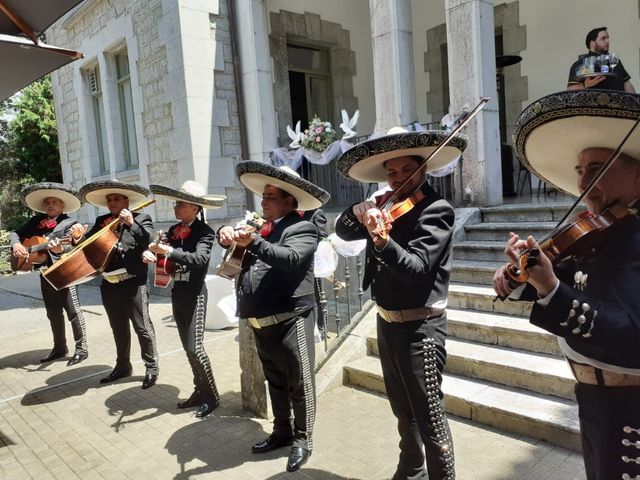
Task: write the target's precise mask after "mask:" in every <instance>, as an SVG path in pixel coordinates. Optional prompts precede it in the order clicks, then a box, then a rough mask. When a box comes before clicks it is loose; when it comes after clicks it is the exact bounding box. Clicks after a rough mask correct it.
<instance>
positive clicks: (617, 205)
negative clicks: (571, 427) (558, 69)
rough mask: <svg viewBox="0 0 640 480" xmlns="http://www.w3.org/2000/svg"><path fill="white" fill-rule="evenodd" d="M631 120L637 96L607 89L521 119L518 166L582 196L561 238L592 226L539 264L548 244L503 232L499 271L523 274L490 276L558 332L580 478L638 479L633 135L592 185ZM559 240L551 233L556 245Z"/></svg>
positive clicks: (638, 276)
mask: <svg viewBox="0 0 640 480" xmlns="http://www.w3.org/2000/svg"><path fill="white" fill-rule="evenodd" d="M638 119H640V95H636V94H630V93H623V92H619V93H618V92H611V91H604V90H601V91H598V90H581V91H572V92H560V93H556V94H553V95H549V96H546V97H544V98H541V99H540V100H537V101H536V102H534V103H533V104H531V105H530V106H528V107H527V108H526V109H525V110H524V111H523V112H522V113H521V115H520V117H519V118H518V120H517V121H516V125H515V129H514V143H515V146H516V149H517V152H518V156H519V157H520V160H521V161H522V162H523V163H524V164H525V165H526V166H527V168H529V169H530V170H531V171H532V172H533V173H535V174H536V175H537V176H539V177H540V178H542V179H543V180H544V181H546V182H548V183H551V184H553V185H554V186H555V187H557V188H559V189H560V190H563V191H565V192H568V193H570V194H573V195H576V196H578V194H580V193H582V192H583V191H584V192H585V193H586V196H584V198H583V200H584V203H585V204H586V206H587V209H588V212H589V213H588V214H587V215H581V216H580V219H579V220H578V221H577V222H578V223H577V224H573V225H572V224H570V225H569V227H568V228H569V230H567V233H568V234H569V235H571V233H569V232H571V231H573V230H574V227H578V226H580V227H581V228H580V231H584V232H588V231H589V228H588V226H589V225H591V224H593V225H596V224H598V225H599V226H598V228H596V229H595V230H594V232H595V233H594V232H592V233H590V234H589V235H591V237H589V236H585V237H582V238H581V237H580V236H579V235H576V236H575V238H576V239H578V238H580V241H584V242H586V243H587V244H589V248H584V249H583V251H582V252H580V251H579V250H578V249H577V247H573V248H576V250H575V251H574V255H572V256H570V257H567V256H566V255H563V253H562V250H559V251H557V257H556V259H557V261H554V263H555V265H554V264H552V262H551V261H550V259H549V257H548V256H547V252H549V251H550V249H549V248H548V246H549V243H548V242H540V243H541V244H542V246H541V245H540V244H539V243H538V242H537V241H536V239H534V238H533V237H531V236H529V237H526V238H524V237H520V236H519V235H516V234H515V233H511V234H510V237H511V238H510V239H509V240H508V241H507V243H506V247H505V253H506V254H507V257H508V259H509V261H510V263H511V264H512V265H513V266H514V267H515V269H509V270H508V271H509V272H512V273H514V274H518V273H526V274H527V276H528V278H524V277H519V276H517V275H516V277H515V278H514V275H511V276H507V275H505V272H507V267H508V265H505V266H503V267H501V268H500V269H498V270H497V271H496V273H495V275H494V277H493V286H494V288H495V290H496V293H498V295H499V296H500V297H502V298H504V297H506V296H507V295H510V296H511V298H512V299H520V300H533V301H534V303H533V308H532V310H531V315H530V321H531V323H533V324H534V325H537V326H539V327H542V328H544V329H545V330H548V331H549V332H551V333H553V334H555V335H557V336H558V339H559V343H560V347H561V349H562V351H563V353H564V354H565V356H566V357H567V360H568V362H569V365H570V367H571V369H572V371H573V373H574V376H575V378H576V380H577V384H576V387H575V392H576V399H577V401H578V408H579V417H580V434H581V439H582V452H583V457H584V462H585V469H586V473H587V478H588V479H589V480H605V479H607V480H608V479H613V478H622V479H634V478H640V409H639V408H638V405H640V348H639V346H640V295H638V284H639V283H640V219H639V218H638V210H637V209H638V207H639V206H640V205H639V204H638V199H639V198H640V132H639V131H638V130H636V131H635V132H633V133H632V134H631V136H630V137H629V139H628V141H627V142H626V144H625V145H624V146H623V150H622V151H623V153H622V155H620V156H619V157H618V158H617V159H616V160H614V161H613V163H612V164H611V167H610V168H609V169H608V170H606V171H605V173H604V176H602V177H601V178H600V179H596V178H595V176H596V174H597V173H598V172H599V171H600V170H601V167H602V166H603V165H604V164H605V162H607V160H608V159H609V157H610V156H611V154H612V152H613V151H614V150H615V149H616V148H617V147H618V145H619V144H620V142H621V141H622V139H623V138H624V137H625V135H626V134H627V133H628V132H629V131H630V129H631V127H632V126H633V125H634V123H636V122H637V121H638ZM592 179H593V180H594V181H595V183H594V186H593V188H591V189H590V190H589V189H588V188H587V186H588V185H589V184H590V183H591V181H592ZM605 219H606V222H605V223H602V222H603V220H605ZM607 224H609V225H610V226H608V227H606V228H605V227H601V226H600V225H607ZM600 228H603V230H599V229H600ZM575 230H577V228H576V229H575ZM556 235H558V234H556ZM591 238H599V239H600V240H601V241H600V242H594V243H592V242H591ZM561 243H562V242H560V241H559V237H557V238H556V245H560V244H561ZM567 243H568V244H569V245H571V243H570V242H567ZM565 248H571V247H565ZM566 251H568V250H566ZM521 255H522V258H521ZM522 262H524V264H523V263H522ZM525 280H526V283H525V284H523V285H521V286H519V287H517V284H518V282H522V281H525ZM516 287H517V288H516Z"/></svg>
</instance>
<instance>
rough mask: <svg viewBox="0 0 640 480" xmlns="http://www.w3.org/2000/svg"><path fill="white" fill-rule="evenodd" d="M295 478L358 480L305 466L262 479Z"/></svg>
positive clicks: (281, 479) (279, 479) (280, 479)
mask: <svg viewBox="0 0 640 480" xmlns="http://www.w3.org/2000/svg"><path fill="white" fill-rule="evenodd" d="M309 461H310V462H311V461H313V455H312V456H311V460H309ZM296 478H300V479H302V478H304V479H309V478H312V479H314V480H359V479H358V478H356V477H343V476H342V475H336V474H335V473H331V472H325V471H323V470H318V469H315V468H305V467H302V468H301V469H300V473H297V474H291V473H287V472H284V473H281V474H280V473H279V474H276V475H273V476H271V477H268V478H265V479H264V480H284V479H291V480H293V479H296Z"/></svg>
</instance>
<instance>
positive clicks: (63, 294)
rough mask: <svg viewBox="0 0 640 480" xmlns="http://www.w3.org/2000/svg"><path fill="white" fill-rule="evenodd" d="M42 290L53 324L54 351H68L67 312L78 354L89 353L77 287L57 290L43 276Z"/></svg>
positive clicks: (41, 279)
mask: <svg viewBox="0 0 640 480" xmlns="http://www.w3.org/2000/svg"><path fill="white" fill-rule="evenodd" d="M40 290H41V291H42V299H43V300H44V307H45V309H46V311H47V318H48V319H49V323H51V332H52V333H53V349H54V350H55V351H56V352H61V353H62V352H65V351H67V335H66V332H65V324H64V312H67V317H68V318H69V322H70V323H71V330H72V331H73V339H74V340H75V344H76V353H87V325H86V323H85V321H84V314H83V313H82V309H81V308H80V302H79V301H78V291H77V290H76V287H69V288H64V289H62V290H56V289H55V288H53V287H52V286H51V284H50V283H49V282H47V281H46V280H45V278H44V277H43V276H42V275H41V276H40Z"/></svg>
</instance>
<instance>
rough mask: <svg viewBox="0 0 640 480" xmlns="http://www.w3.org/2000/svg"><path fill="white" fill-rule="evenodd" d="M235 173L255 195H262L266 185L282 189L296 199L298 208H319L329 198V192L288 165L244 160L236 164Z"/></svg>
mask: <svg viewBox="0 0 640 480" xmlns="http://www.w3.org/2000/svg"><path fill="white" fill-rule="evenodd" d="M236 175H237V176H238V178H239V179H240V182H242V184H243V185H244V186H245V187H247V188H248V189H249V190H251V191H252V192H253V193H255V194H256V195H260V196H262V193H263V192H264V187H265V186H266V185H272V186H274V187H278V188H280V189H282V190H284V191H285V192H287V193H288V194H290V195H292V196H293V197H294V198H295V199H296V200H297V201H298V210H313V209H315V208H320V207H321V206H322V205H324V204H325V203H327V202H328V201H329V198H330V195H329V192H327V191H325V190H323V189H322V188H320V187H318V186H317V185H314V184H313V183H311V182H309V181H307V180H305V179H304V178H301V177H300V175H298V173H296V172H295V171H294V170H292V169H291V168H289V167H274V166H273V165H269V164H267V163H263V162H255V161H252V160H246V161H244V162H240V163H239V164H238V165H237V166H236Z"/></svg>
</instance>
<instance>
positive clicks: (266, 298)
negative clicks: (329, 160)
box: [218, 161, 329, 472]
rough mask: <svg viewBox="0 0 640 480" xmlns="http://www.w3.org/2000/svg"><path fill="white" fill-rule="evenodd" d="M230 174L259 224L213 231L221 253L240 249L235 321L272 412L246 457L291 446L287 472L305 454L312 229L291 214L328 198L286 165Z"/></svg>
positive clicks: (251, 165) (311, 354)
mask: <svg viewBox="0 0 640 480" xmlns="http://www.w3.org/2000/svg"><path fill="white" fill-rule="evenodd" d="M236 175H237V176H238V178H239V180H240V182H241V183H242V184H243V185H244V186H246V187H247V188H248V189H249V190H251V191H252V192H253V193H255V194H256V195H261V196H262V202H261V205H262V212H263V217H264V220H266V223H265V224H264V225H262V228H261V229H260V230H259V231H257V232H256V231H252V230H249V229H245V228H237V229H234V228H233V227H230V226H224V227H222V228H220V230H219V232H218V234H219V242H220V244H221V245H222V246H223V247H230V246H231V245H233V244H234V243H235V244H236V245H239V246H241V247H244V248H246V250H247V254H246V255H245V256H244V261H243V263H242V270H241V271H240V274H239V276H238V279H237V283H236V292H237V293H236V294H237V300H238V316H239V317H240V318H241V320H242V321H243V322H248V323H249V324H250V325H251V326H252V328H253V333H254V337H255V341H256V347H257V350H258V356H259V357H260V361H261V362H262V368H263V370H264V375H265V377H266V379H267V383H268V386H269V394H270V397H271V406H272V409H273V417H274V421H273V432H272V433H271V435H270V436H269V437H267V438H266V439H265V440H262V441H260V442H258V443H256V444H255V445H253V447H252V449H251V451H252V452H253V453H254V454H263V453H266V452H269V451H271V450H275V449H277V448H281V447H284V446H289V445H291V450H290V451H289V458H288V460H287V466H286V468H287V471H289V472H293V471H296V470H298V469H300V467H302V465H304V464H305V463H306V462H307V460H308V459H309V457H310V455H311V451H312V450H313V425H314V421H315V412H316V398H315V397H316V395H315V376H314V366H315V350H314V342H313V324H314V320H313V315H311V311H312V309H313V306H314V303H315V296H314V291H313V255H314V253H315V251H316V249H317V242H318V232H317V229H316V227H315V226H314V225H313V224H312V223H310V222H308V221H306V220H303V219H302V218H301V216H300V214H299V213H298V212H297V211H296V210H301V211H305V210H312V209H314V208H319V207H321V206H322V205H323V204H324V203H326V202H327V201H328V200H329V194H328V193H327V192H325V191H324V190H323V189H321V188H319V187H317V186H316V185H314V184H312V183H311V182H308V181H307V180H304V179H302V178H300V176H299V175H298V174H297V173H296V172H294V171H293V170H291V169H290V168H288V167H280V168H276V167H274V166H272V165H267V164H265V163H262V162H254V161H244V162H240V163H239V164H238V166H237V167H236ZM292 408H293V419H292V418H291V409H292ZM292 420H293V422H292Z"/></svg>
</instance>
